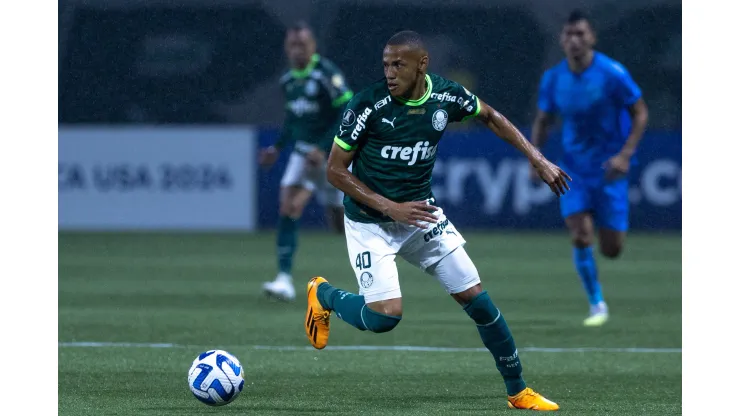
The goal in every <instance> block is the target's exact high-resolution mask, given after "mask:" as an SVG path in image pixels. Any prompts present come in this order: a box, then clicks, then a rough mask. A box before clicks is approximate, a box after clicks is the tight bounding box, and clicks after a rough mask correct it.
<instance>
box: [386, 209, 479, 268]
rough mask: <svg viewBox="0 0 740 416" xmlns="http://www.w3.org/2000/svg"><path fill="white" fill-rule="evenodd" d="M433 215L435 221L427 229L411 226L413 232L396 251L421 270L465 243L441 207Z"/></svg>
mask: <svg viewBox="0 0 740 416" xmlns="http://www.w3.org/2000/svg"><path fill="white" fill-rule="evenodd" d="M435 216H437V222H436V223H435V224H429V228H427V229H421V228H416V227H411V229H413V232H412V233H411V234H410V235H409V237H408V238H407V239H406V240H405V241H403V246H402V247H401V249H400V250H399V253H398V254H399V255H400V256H401V257H403V259H404V260H406V261H408V262H409V263H411V264H413V265H415V266H417V267H419V268H421V269H422V270H426V269H427V268H429V267H430V266H432V265H433V264H436V263H437V262H439V261H440V260H442V259H443V258H445V256H447V255H448V254H450V253H452V252H453V251H455V249H457V248H458V247H461V246H463V245H464V244H465V239H464V238H463V236H462V234H461V233H460V231H458V230H457V229H456V228H455V225H454V224H453V223H452V221H450V219H449V218H447V216H446V215H445V214H444V212H443V211H442V210H441V209H439V210H437V212H435Z"/></svg>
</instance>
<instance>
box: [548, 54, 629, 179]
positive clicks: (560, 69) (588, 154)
mask: <svg viewBox="0 0 740 416" xmlns="http://www.w3.org/2000/svg"><path fill="white" fill-rule="evenodd" d="M641 96H642V92H641V91H640V88H639V87H638V86H637V84H635V82H634V81H633V80H632V77H631V76H630V74H629V72H627V70H626V69H625V68H624V66H622V64H620V63H619V62H617V61H615V60H613V59H611V58H609V57H608V56H606V55H604V54H602V53H599V52H594V59H593V62H592V63H591V66H589V67H588V68H587V69H586V70H585V71H583V72H582V73H580V74H576V73H574V72H573V71H571V70H570V68H568V62H567V60H563V61H562V62H560V63H559V64H558V65H556V66H554V67H552V68H551V69H549V70H548V71H547V72H545V74H544V76H543V77H542V81H541V84H540V90H539V99H538V101H537V105H538V107H539V109H540V110H542V111H544V112H546V113H549V114H555V115H558V116H560V118H561V119H562V121H563V160H562V164H563V167H564V168H565V169H566V170H570V171H572V172H576V173H579V174H583V175H589V176H590V175H599V174H602V173H603V168H602V165H603V164H604V162H606V161H607V160H609V158H610V157H612V156H614V155H615V154H617V153H619V151H620V150H621V149H622V147H623V146H624V143H625V141H626V140H627V136H628V135H629V132H630V129H631V125H632V122H631V119H630V115H629V112H628V107H629V106H631V105H632V104H634V103H635V102H637V100H639V99H640V97H641Z"/></svg>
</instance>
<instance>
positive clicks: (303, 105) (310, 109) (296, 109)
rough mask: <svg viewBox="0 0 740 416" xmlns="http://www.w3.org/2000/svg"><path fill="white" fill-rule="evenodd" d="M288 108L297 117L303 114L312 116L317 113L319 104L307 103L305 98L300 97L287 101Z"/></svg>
mask: <svg viewBox="0 0 740 416" xmlns="http://www.w3.org/2000/svg"><path fill="white" fill-rule="evenodd" d="M288 108H289V109H290V111H292V112H293V114H295V115H296V116H298V117H301V116H303V115H304V114H312V113H318V112H319V103H317V102H316V101H309V100H307V99H306V98H305V97H300V98H298V99H297V100H293V101H288Z"/></svg>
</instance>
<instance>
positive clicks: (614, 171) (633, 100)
mask: <svg viewBox="0 0 740 416" xmlns="http://www.w3.org/2000/svg"><path fill="white" fill-rule="evenodd" d="M614 81H615V82H614V96H615V99H616V100H617V104H618V105H620V106H624V107H626V108H627V110H628V111H629V114H630V119H631V121H632V127H631V129H630V133H629V135H628V136H627V140H626V141H625V143H624V146H622V149H621V150H620V152H619V153H617V154H616V155H614V156H612V157H611V158H610V159H609V161H608V162H607V166H606V168H607V176H608V177H611V178H616V177H619V176H623V175H625V174H627V172H629V168H630V160H631V159H632V156H633V155H634V154H635V152H636V151H637V146H638V145H639V143H640V141H641V140H642V137H643V135H644V134H645V129H646V128H647V123H648V108H647V104H645V100H644V99H643V97H642V91H641V90H640V87H638V86H637V83H635V81H634V80H633V79H632V77H631V76H630V74H629V72H627V70H626V69H625V68H624V67H622V66H621V65H619V66H617V67H616V71H615V77H614Z"/></svg>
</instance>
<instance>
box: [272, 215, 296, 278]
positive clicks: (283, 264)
mask: <svg viewBox="0 0 740 416" xmlns="http://www.w3.org/2000/svg"><path fill="white" fill-rule="evenodd" d="M297 247H298V220H296V219H293V218H290V217H286V216H281V217H280V221H279V222H278V229H277V252H278V269H279V270H280V271H281V272H283V273H287V274H292V273H291V272H292V271H293V255H294V254H295V251H296V248H297Z"/></svg>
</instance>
